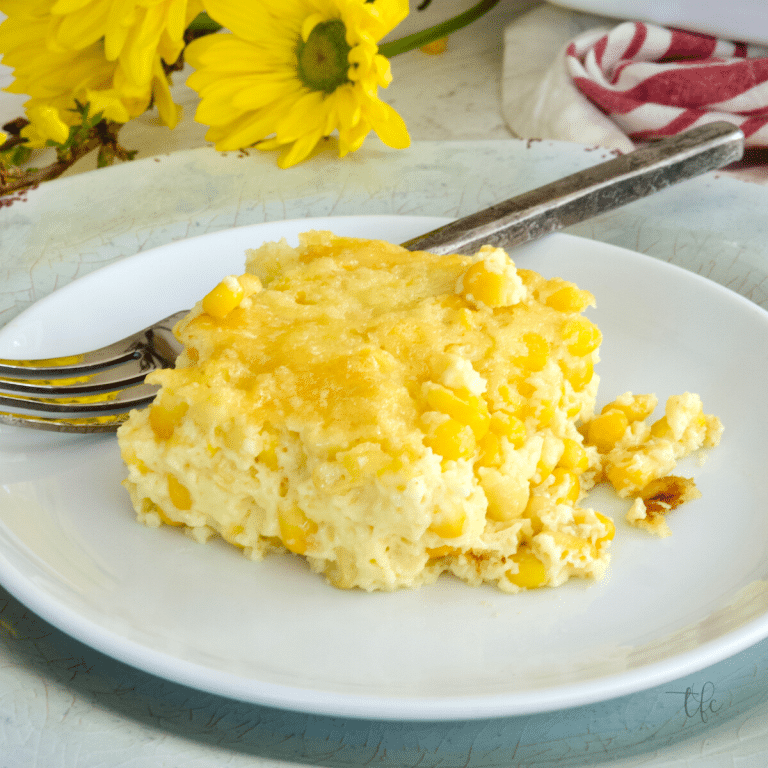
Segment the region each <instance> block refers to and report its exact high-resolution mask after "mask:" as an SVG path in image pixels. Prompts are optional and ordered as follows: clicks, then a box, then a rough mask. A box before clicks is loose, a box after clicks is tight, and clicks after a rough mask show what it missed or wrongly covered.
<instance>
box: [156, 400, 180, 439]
mask: <svg viewBox="0 0 768 768" xmlns="http://www.w3.org/2000/svg"><path fill="white" fill-rule="evenodd" d="M188 409H189V404H188V403H185V402H184V401H183V400H173V399H171V398H168V397H166V398H165V399H164V400H162V401H161V402H155V403H154V404H153V405H152V406H151V407H150V409H149V426H150V427H151V428H152V431H153V432H154V433H155V435H157V437H159V438H160V439H161V440H167V439H168V438H169V437H170V436H171V435H172V434H173V430H174V429H175V428H176V425H177V424H178V423H179V422H180V421H181V420H182V419H183V418H184V414H186V412H187V410H188Z"/></svg>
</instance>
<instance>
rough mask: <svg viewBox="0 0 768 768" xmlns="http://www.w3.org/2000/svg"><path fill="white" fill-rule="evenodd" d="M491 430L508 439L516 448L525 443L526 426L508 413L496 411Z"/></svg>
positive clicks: (491, 422)
mask: <svg viewBox="0 0 768 768" xmlns="http://www.w3.org/2000/svg"><path fill="white" fill-rule="evenodd" d="M489 426H490V430H491V432H493V433H494V434H496V435H498V436H499V437H506V438H507V440H509V442H510V443H512V445H513V446H514V447H515V448H520V447H522V445H523V443H525V424H523V422H522V421H521V420H520V419H519V418H518V417H517V416H513V415H512V414H511V413H507V412H506V411H496V413H494V414H493V416H491V420H490V424H489Z"/></svg>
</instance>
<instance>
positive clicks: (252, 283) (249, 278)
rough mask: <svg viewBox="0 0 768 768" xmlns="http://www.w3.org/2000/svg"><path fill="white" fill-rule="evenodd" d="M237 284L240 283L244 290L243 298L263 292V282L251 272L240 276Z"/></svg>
mask: <svg viewBox="0 0 768 768" xmlns="http://www.w3.org/2000/svg"><path fill="white" fill-rule="evenodd" d="M237 282H238V283H240V287H241V288H242V289H243V298H245V297H246V296H253V294H254V293H258V292H259V291H260V290H261V280H259V278H258V277H256V275H252V274H250V273H249V272H246V273H245V274H243V275H240V276H239V277H238V278H237Z"/></svg>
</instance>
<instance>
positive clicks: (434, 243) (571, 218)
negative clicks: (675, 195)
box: [402, 121, 744, 254]
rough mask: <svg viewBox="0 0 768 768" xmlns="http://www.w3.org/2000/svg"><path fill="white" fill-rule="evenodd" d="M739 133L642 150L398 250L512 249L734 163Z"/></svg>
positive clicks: (724, 126)
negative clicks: (490, 246)
mask: <svg viewBox="0 0 768 768" xmlns="http://www.w3.org/2000/svg"><path fill="white" fill-rule="evenodd" d="M743 153H744V134H743V133H742V131H741V130H740V129H739V128H737V127H735V126H734V125H732V124H731V123H728V122H724V121H719V122H714V123H710V124H709V125H703V126H700V127H699V128H693V129H692V130H690V131H686V132H685V133H681V134H678V135H677V136H673V137H671V138H668V139H662V140H660V141H656V142H653V143H651V144H647V145H645V146H643V147H641V148H640V149H636V150H634V151H633V152H629V153H627V154H626V155H621V156H619V157H615V158H613V159H612V160H608V161H607V162H604V163H600V164H598V165H594V166H592V167H591V168H586V169H585V170H583V171H579V172H578V173H574V174H571V175H570V176H566V177H565V178H562V179H559V180H558V181H554V182H552V183H551V184H545V185H544V186H543V187H538V188H537V189H533V190H531V191H529V192H525V193H524V194H522V195H518V196H517V197H513V198H510V199H509V200H505V201H504V202H502V203H498V204H496V205H493V206H491V207H490V208H486V209H485V210H483V211H480V212H478V213H475V214H472V215H470V216H466V217H464V218H462V219H459V220H458V221H455V222H452V223H450V224H447V225H445V226H442V227H440V228H438V229H435V230H432V231H431V232H427V233H426V234H424V235H420V236H419V237H415V238H413V239H412V240H408V241H407V242H405V243H403V244H402V245H403V247H405V248H407V249H408V250H410V251H431V252H432V253H438V254H446V253H465V254H472V253H475V252H476V251H477V250H478V249H479V248H480V246H482V245H485V244H489V245H495V246H497V247H500V248H511V247H514V246H516V245H522V244H523V243H527V242H529V241H531V240H537V239H538V238H540V237H543V236H544V235H548V234H550V233H551V232H555V231H556V230H558V229H562V228H563V227H568V226H570V225H572V224H578V223H579V222H581V221H586V220H587V219H590V218H592V217H594V216H597V215H598V214H600V213H605V212H606V211H612V210H613V209H614V208H619V207H620V206H622V205H626V204H627V203H631V202H633V201H635V200H639V199H640V198H642V197H646V196H647V195H650V194H652V193H653V192H657V191H658V190H661V189H664V188H665V187H668V186H670V185H672V184H676V183H677V182H679V181H684V180H685V179H690V178H693V177H694V176H698V175H699V174H702V173H706V172H707V171H711V170H714V169H716V168H722V167H723V166H724V165H727V164H728V163H732V162H735V161H737V160H740V159H741V157H742V155H743Z"/></svg>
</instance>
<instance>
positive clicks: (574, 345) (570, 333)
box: [563, 317, 603, 357]
mask: <svg viewBox="0 0 768 768" xmlns="http://www.w3.org/2000/svg"><path fill="white" fill-rule="evenodd" d="M563 336H564V338H565V339H566V340H567V341H568V351H569V352H570V353H571V354H573V355H576V356H577V357H584V356H585V355H588V354H589V353H590V352H594V351H595V350H596V349H597V348H598V347H599V346H600V342H602V340H603V335H602V333H600V329H599V328H598V327H597V326H596V325H595V324H594V323H593V322H591V321H590V320H587V318H586V317H577V318H574V319H573V320H569V321H568V322H567V323H566V324H565V326H564V328H563Z"/></svg>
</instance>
